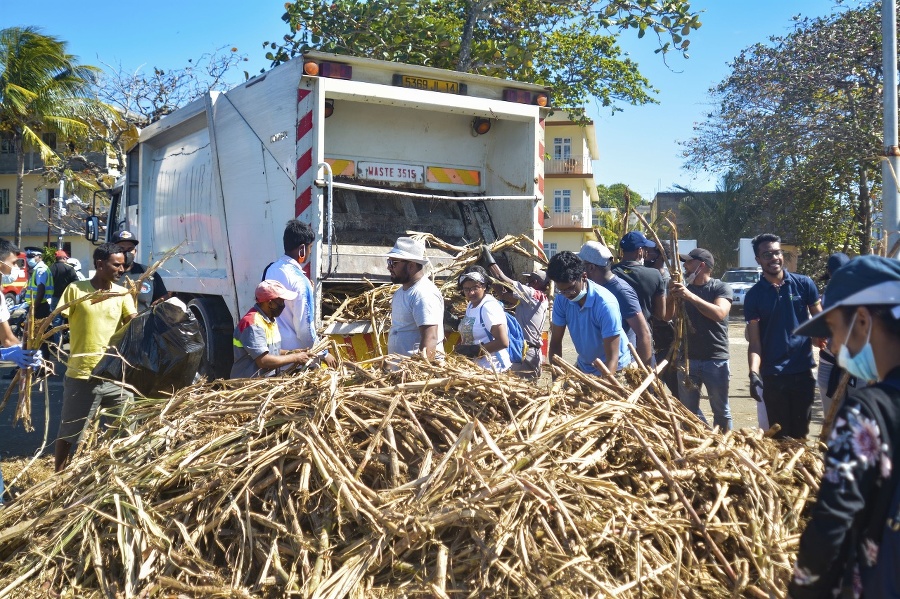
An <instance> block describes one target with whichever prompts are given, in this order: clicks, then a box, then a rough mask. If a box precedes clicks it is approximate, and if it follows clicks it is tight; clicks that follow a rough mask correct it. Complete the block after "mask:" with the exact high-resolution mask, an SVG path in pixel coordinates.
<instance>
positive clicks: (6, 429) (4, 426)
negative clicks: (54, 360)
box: [0, 362, 64, 460]
mask: <svg viewBox="0 0 900 599" xmlns="http://www.w3.org/2000/svg"><path fill="white" fill-rule="evenodd" d="M0 365H3V367H0V376H2V375H4V374H6V373H8V372H11V371H12V367H11V366H8V365H7V363H5V362H3V363H0ZM57 371H58V372H59V371H64V367H62V366H61V365H59V364H57ZM48 381H49V383H50V384H49V385H48V386H47V390H49V393H48V394H46V395H45V393H44V390H45V389H44V388H42V387H37V386H35V387H34V388H33V389H32V392H31V406H32V408H31V409H32V414H31V422H32V425H33V426H34V430H33V431H32V432H30V433H29V432H26V431H25V429H24V427H23V426H22V423H19V424H16V425H15V426H14V425H13V420H14V418H15V413H16V403H17V402H18V399H19V396H18V392H17V390H14V391H13V393H12V395H11V396H10V398H9V401H8V402H7V405H6V406H5V407H4V408H3V411H2V412H0V460H5V459H7V458H10V457H30V456H33V455H34V454H35V452H36V451H37V450H38V449H39V448H40V447H41V444H42V443H43V441H44V423H45V421H46V417H45V414H46V412H47V411H48V410H49V412H50V426H49V427H48V429H47V448H46V449H45V451H44V453H45V455H52V454H53V442H54V441H55V440H56V429H57V428H58V427H59V414H60V411H61V410H62V388H63V377H62V374H57V375H56V376H53V377H50V378H49V379H48ZM9 384H10V381H9V380H6V379H0V390H2V392H3V393H5V392H6V389H7V387H9ZM45 397H47V398H48V399H49V405H48V401H47V400H45Z"/></svg>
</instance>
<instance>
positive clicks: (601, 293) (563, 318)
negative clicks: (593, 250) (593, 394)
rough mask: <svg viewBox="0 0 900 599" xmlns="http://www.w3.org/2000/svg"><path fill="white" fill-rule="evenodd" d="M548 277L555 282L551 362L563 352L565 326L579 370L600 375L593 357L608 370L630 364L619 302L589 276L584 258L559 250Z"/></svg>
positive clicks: (553, 259)
mask: <svg viewBox="0 0 900 599" xmlns="http://www.w3.org/2000/svg"><path fill="white" fill-rule="evenodd" d="M547 278H549V279H550V280H551V281H553V282H554V283H555V284H556V297H555V298H554V300H553V314H552V316H551V319H550V351H549V354H550V355H549V359H550V363H551V364H552V363H553V357H554V356H559V355H561V354H562V339H563V335H564V334H565V332H566V328H567V327H568V329H569V335H571V337H572V344H573V345H574V346H575V351H576V352H577V353H578V360H577V363H576V365H577V366H578V369H579V370H581V371H582V372H586V373H588V374H594V375H597V376H603V373H602V372H601V371H600V370H599V369H598V368H597V367H596V366H594V364H593V362H594V360H596V359H599V360H600V361H601V362H603V363H604V364H606V367H607V369H609V371H610V372H615V371H617V370H620V369H622V368H624V367H626V366H628V365H629V364H631V362H632V358H631V352H630V351H629V350H628V337H626V336H625V331H624V330H623V329H622V316H621V314H620V313H619V304H618V302H617V301H616V298H615V297H614V296H613V294H612V293H610V292H609V291H607V290H606V289H604V288H603V287H601V286H600V285H597V284H596V283H594V282H593V281H589V280H588V278H587V275H586V273H585V272H584V262H582V261H581V259H580V258H579V257H578V256H576V255H575V254H573V253H572V252H560V253H558V254H556V255H555V256H553V258H552V259H551V260H550V264H549V265H548V266H547Z"/></svg>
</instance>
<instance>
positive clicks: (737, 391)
mask: <svg viewBox="0 0 900 599" xmlns="http://www.w3.org/2000/svg"><path fill="white" fill-rule="evenodd" d="M728 332H729V344H730V349H731V387H730V393H729V397H730V403H731V410H732V417H733V419H734V426H735V428H743V427H755V426H757V419H756V402H755V401H754V400H753V398H751V397H750V387H749V380H748V370H747V342H746V341H745V340H744V320H743V315H742V314H740V313H734V314H732V316H731V319H730V322H729V330H728ZM574 353H575V352H574V347H572V346H571V342H570V341H569V337H568V335H566V340H565V343H564V351H563V356H564V357H565V358H567V359H569V360H571V361H572V362H574ZM4 365H5V366H4ZM10 370H11V367H10V366H9V365H8V363H0V375H3V374H6V373H7V372H9V371H10ZM57 371H58V372H60V374H57V375H56V376H54V377H51V378H50V379H49V381H50V384H49V408H48V406H47V403H46V402H45V399H44V397H45V396H44V391H43V389H39V388H38V387H35V388H34V390H33V392H32V423H33V425H34V430H33V431H32V432H25V429H24V428H23V427H22V425H21V423H19V424H17V425H13V418H14V416H15V404H16V401H17V400H18V394H17V393H16V392H13V394H12V396H11V397H10V400H9V402H8V403H7V405H6V406H5V407H4V409H3V411H2V412H0V460H3V459H7V458H10V457H29V456H32V455H34V453H35V452H36V451H37V450H38V449H39V448H40V447H41V444H42V442H43V441H44V421H45V412H46V411H47V409H49V413H50V426H49V429H48V439H47V448H46V450H45V454H48V455H49V454H52V453H53V442H54V440H55V439H56V429H57V427H58V426H59V413H60V410H61V409H62V386H63V385H62V380H63V377H62V372H64V367H63V366H62V365H59V364H58V365H57ZM8 386H9V382H8V381H6V380H2V379H0V390H3V391H4V392H5V390H6V387H8ZM700 405H701V407H702V408H703V409H704V412H705V413H706V416H707V419H708V420H709V421H710V422H712V412H711V411H710V409H709V400H708V399H707V398H706V397H705V396H703V397H702V398H701V400H700ZM821 425H822V409H821V404H820V403H819V402H818V401H816V404H815V406H814V407H813V423H812V426H811V431H810V432H811V434H812V435H818V432H819V430H820V428H821Z"/></svg>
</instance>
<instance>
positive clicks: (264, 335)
mask: <svg viewBox="0 0 900 599" xmlns="http://www.w3.org/2000/svg"><path fill="white" fill-rule="evenodd" d="M296 298H297V292H295V291H290V290H289V289H286V288H285V287H284V285H282V284H281V283H279V282H278V281H275V280H269V279H267V280H265V281H263V282H261V283H260V284H259V285H257V286H256V304H254V306H253V307H252V308H250V310H248V311H247V313H246V314H244V317H243V318H241V320H240V321H239V322H238V325H237V327H235V329H234V340H233V341H234V365H233V366H232V367H231V377H230V378H233V379H243V378H252V377H266V376H273V375H275V374H277V373H278V369H279V368H283V367H285V366H291V365H293V364H306V363H307V362H309V361H310V359H311V358H312V357H311V356H310V355H309V354H308V353H307V352H306V351H303V350H300V351H293V352H290V353H288V350H283V349H281V335H280V334H279V331H278V323H277V322H276V319H277V318H278V316H280V315H281V313H282V312H284V309H285V303H286V302H288V301H291V300H294V299H296Z"/></svg>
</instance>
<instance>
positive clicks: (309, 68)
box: [303, 61, 319, 77]
mask: <svg viewBox="0 0 900 599" xmlns="http://www.w3.org/2000/svg"><path fill="white" fill-rule="evenodd" d="M303 72H304V73H306V74H307V75H310V76H312V77H315V76H316V75H318V74H319V65H317V64H316V63H314V62H312V61H310V62H307V63H304V65H303Z"/></svg>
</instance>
